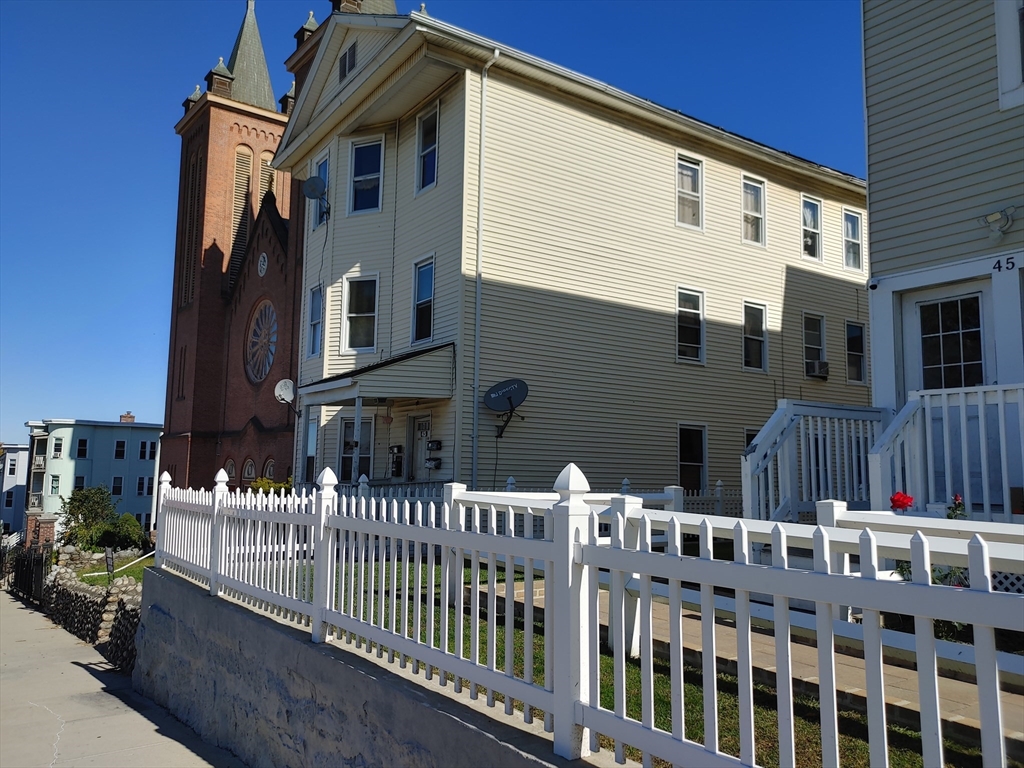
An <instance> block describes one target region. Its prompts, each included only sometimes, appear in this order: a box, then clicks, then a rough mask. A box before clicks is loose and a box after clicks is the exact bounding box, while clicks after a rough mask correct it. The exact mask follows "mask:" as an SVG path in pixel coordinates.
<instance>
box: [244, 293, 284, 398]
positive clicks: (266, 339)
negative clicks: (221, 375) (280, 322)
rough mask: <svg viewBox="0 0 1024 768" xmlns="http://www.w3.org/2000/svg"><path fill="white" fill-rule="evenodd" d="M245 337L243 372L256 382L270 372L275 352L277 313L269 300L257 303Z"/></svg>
mask: <svg viewBox="0 0 1024 768" xmlns="http://www.w3.org/2000/svg"><path fill="white" fill-rule="evenodd" d="M245 338H246V341H245V372H246V373H247V374H249V379H250V380H251V381H252V382H253V383H254V384H258V383H259V382H261V381H263V380H264V379H265V378H267V374H268V373H270V367H271V366H272V365H273V364H274V353H275V352H277V313H276V312H275V311H274V305H273V304H271V303H270V302H269V301H267V300H263V301H261V302H260V303H259V304H258V305H257V307H256V311H255V312H253V313H252V319H251V320H250V321H249V332H248V333H247V334H246V336H245Z"/></svg>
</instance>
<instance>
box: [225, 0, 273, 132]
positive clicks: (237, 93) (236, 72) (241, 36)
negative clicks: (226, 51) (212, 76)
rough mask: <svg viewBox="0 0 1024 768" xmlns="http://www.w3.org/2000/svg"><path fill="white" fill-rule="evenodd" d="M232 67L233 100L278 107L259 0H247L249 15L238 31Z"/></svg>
mask: <svg viewBox="0 0 1024 768" xmlns="http://www.w3.org/2000/svg"><path fill="white" fill-rule="evenodd" d="M228 69H229V70H231V74H232V76H233V77H234V81H233V82H232V84H231V98H232V99H234V100H235V101H240V102H242V103H243V104H249V105H251V106H254V107H259V108H260V109H266V110H269V111H271V112H273V111H274V110H275V109H276V104H275V103H274V89H273V87H272V86H271V84H270V70H269V69H267V59H266V56H264V54H263V41H262V40H261V39H260V29H259V27H258V26H257V24H256V0H246V8H245V18H244V19H243V20H242V28H241V29H239V30H238V37H237V38H236V39H235V47H234V48H233V49H232V51H231V59H230V60H229V61H228Z"/></svg>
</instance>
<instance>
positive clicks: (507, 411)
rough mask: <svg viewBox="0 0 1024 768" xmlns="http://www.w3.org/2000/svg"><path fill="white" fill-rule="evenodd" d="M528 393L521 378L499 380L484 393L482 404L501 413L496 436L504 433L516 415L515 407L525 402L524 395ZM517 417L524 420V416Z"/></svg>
mask: <svg viewBox="0 0 1024 768" xmlns="http://www.w3.org/2000/svg"><path fill="white" fill-rule="evenodd" d="M529 393H530V388H529V387H528V386H526V382H525V381H523V380H522V379H506V380H505V381H499V382H498V383H497V384H495V385H494V386H493V387H491V388H490V389H488V390H487V392H485V393H484V405H486V406H487V407H488V408H490V409H491V410H492V411H497V412H498V413H500V414H501V426H500V427H498V434H497V436H498V437H501V436H502V435H503V434H504V433H505V428H506V427H508V423H509V422H510V421H512V417H513V416H514V415H516V408H518V407H519V406H520V405H522V404H523V402H525V400H526V396H527V395H528V394H529ZM519 418H520V419H522V420H523V421H525V420H526V417H525V416H520V417H519Z"/></svg>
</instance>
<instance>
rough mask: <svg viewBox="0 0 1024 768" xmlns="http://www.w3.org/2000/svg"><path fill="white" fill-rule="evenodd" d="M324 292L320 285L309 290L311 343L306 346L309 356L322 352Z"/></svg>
mask: <svg viewBox="0 0 1024 768" xmlns="http://www.w3.org/2000/svg"><path fill="white" fill-rule="evenodd" d="M323 316H324V293H323V289H321V288H320V286H317V287H316V288H314V289H313V290H311V291H310V292H309V343H308V345H307V348H306V356H307V357H316V356H317V355H319V354H320V343H321V341H322V340H323Z"/></svg>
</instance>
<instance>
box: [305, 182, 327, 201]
mask: <svg viewBox="0 0 1024 768" xmlns="http://www.w3.org/2000/svg"><path fill="white" fill-rule="evenodd" d="M326 191H327V183H326V182H325V181H324V180H323V179H321V178H320V177H319V176H310V177H309V178H308V179H306V180H305V181H304V182H302V194H303V195H304V196H305V197H307V198H309V199H310V200H319V199H320V198H321V197H323V196H324V193H325V192H326Z"/></svg>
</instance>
